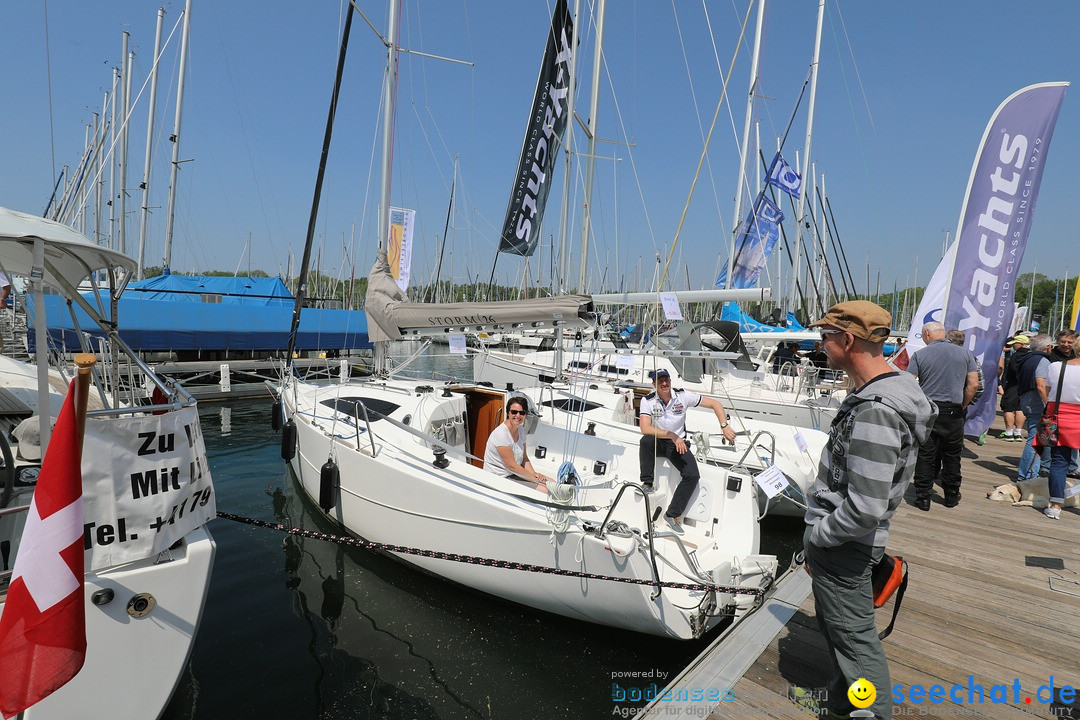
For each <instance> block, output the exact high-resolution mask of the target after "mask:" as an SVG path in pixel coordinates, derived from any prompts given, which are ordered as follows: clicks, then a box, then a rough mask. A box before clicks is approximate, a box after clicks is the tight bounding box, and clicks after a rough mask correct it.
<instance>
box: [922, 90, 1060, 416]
mask: <svg viewBox="0 0 1080 720" xmlns="http://www.w3.org/2000/svg"><path fill="white" fill-rule="evenodd" d="M1067 87H1068V83H1042V84H1039V85H1030V86H1028V87H1026V88H1024V89H1023V90H1019V91H1017V92H1016V93H1013V94H1012V95H1011V96H1010V97H1009V98H1008V99H1006V100H1005V102H1003V103H1002V104H1001V105H1000V106H999V107H998V109H997V112H995V113H994V116H993V117H992V118H990V123H989V124H988V125H987V126H986V132H985V133H983V137H982V142H981V143H980V146H979V151H978V153H977V154H976V156H975V163H974V165H973V166H972V168H971V176H970V177H969V179H968V189H967V196H966V197H965V198H964V205H963V209H962V210H961V213H960V223H959V225H958V228H957V232H956V258H955V260H954V261H953V265H952V272H951V273H950V277H949V284H948V291H947V292H946V293H945V307H944V311H943V312H942V315H943V316H944V320H943V322H944V324H945V327H947V328H956V329H959V330H963V331H964V333H965V334H966V339H965V342H966V344H967V348H968V349H969V350H971V351H972V352H973V353H975V357H976V359H977V360H978V362H979V364H980V366H981V367H982V371H983V376H984V377H985V378H986V390H985V392H983V394H982V397H980V398H979V399H978V400H977V401H976V402H974V403H972V404H971V407H969V408H968V414H967V423H966V425H965V430H966V432H967V433H968V434H973V435H979V434H981V433H982V432H983V431H984V430H986V429H987V428H988V427H989V426H990V423H991V422H992V421H993V419H994V406H995V404H996V403H995V400H996V398H997V393H996V392H994V390H995V388H996V386H997V363H998V357H1000V355H1001V347H1002V345H1003V344H1004V342H1005V338H1007V337H1008V336H1009V333H1010V332H1011V331H1012V313H1013V290H1014V289H1015V285H1014V282H1013V279H1014V278H1016V277H1017V275H1018V274H1019V271H1020V263H1021V261H1022V260H1023V257H1024V248H1025V246H1026V245H1027V238H1028V232H1029V231H1030V230H1031V221H1032V218H1033V217H1034V214H1035V201H1036V200H1037V199H1038V196H1039V184H1040V182H1041V181H1042V174H1043V168H1044V167H1045V166H1046V154H1047V152H1048V151H1049V149H1050V138H1051V137H1052V136H1053V134H1054V126H1055V124H1056V123H1057V117H1058V111H1059V110H1061V102H1062V100H1064V99H1065V88H1067Z"/></svg>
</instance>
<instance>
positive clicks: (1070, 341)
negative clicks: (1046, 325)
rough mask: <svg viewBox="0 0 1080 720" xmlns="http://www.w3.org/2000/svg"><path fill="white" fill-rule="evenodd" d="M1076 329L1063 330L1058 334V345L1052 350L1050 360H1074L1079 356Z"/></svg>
mask: <svg viewBox="0 0 1080 720" xmlns="http://www.w3.org/2000/svg"><path fill="white" fill-rule="evenodd" d="M1078 334H1080V333H1077V332H1076V331H1075V330H1062V331H1061V332H1059V333H1058V334H1057V345H1055V346H1054V347H1053V348H1052V349H1051V350H1050V353H1049V354H1050V362H1057V361H1059V360H1072V359H1073V358H1075V357H1076V356H1077V353H1076V337H1077V335H1078Z"/></svg>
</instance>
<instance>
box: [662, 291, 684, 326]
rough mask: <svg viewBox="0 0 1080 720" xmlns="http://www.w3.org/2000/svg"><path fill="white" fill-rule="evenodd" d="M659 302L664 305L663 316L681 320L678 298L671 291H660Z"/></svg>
mask: <svg viewBox="0 0 1080 720" xmlns="http://www.w3.org/2000/svg"><path fill="white" fill-rule="evenodd" d="M660 304H661V305H663V306H664V317H666V318H667V319H668V320H682V319H683V316H682V310H681V309H680V308H679V298H678V296H677V295H675V293H673V292H662V293H660Z"/></svg>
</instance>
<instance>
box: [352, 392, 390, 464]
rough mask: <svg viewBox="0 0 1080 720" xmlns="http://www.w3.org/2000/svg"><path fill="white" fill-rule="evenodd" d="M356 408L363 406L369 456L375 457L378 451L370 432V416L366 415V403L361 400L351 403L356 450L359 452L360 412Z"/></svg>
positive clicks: (373, 436) (372, 434)
mask: <svg viewBox="0 0 1080 720" xmlns="http://www.w3.org/2000/svg"><path fill="white" fill-rule="evenodd" d="M357 408H364V425H365V426H367V436H368V440H369V441H370V442H371V457H376V456H377V455H378V454H379V451H378V449H377V448H376V447H375V435H374V433H372V432H371V418H370V417H368V409H367V405H365V404H364V403H363V402H361V401H357V402H355V403H353V418H354V419H355V420H356V451H357V452H360V413H359V412H358V410H357ZM384 417H385V416H384Z"/></svg>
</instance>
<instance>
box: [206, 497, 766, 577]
mask: <svg viewBox="0 0 1080 720" xmlns="http://www.w3.org/2000/svg"><path fill="white" fill-rule="evenodd" d="M217 516H218V517H219V518H224V519H225V520H232V521H233V522H238V523H242V524H244V525H254V526H255V527H264V528H268V529H270V530H277V531H279V532H283V533H287V534H289V535H297V536H300V537H305V538H311V539H313V540H326V541H328V542H332V543H337V544H339V545H351V546H353V547H360V548H366V549H368V550H382V551H385V552H395V553H401V554H403V555H418V556H420V557H427V558H434V559H436V560H448V561H450V562H461V563H469V564H471V565H483V566H485V567H495V568H501V569H504V570H521V571H523V572H536V573H545V574H548V575H562V576H565V577H577V578H585V579H588V580H608V581H611V582H621V583H629V584H631V585H650V586H652V587H661V588H671V589H674V590H700V591H713V592H718V593H724V594H731V595H754V596H756V597H763V596H764V595H765V592H766V590H767V589H768V588H762V587H758V588H746V587H735V586H731V585H705V584H700V583H677V582H664V581H659V582H658V581H656V580H645V579H642V578H629V577H619V576H616V575H601V574H599V573H590V572H582V571H580V570H565V569H563V568H553V567H548V566H546V565H532V564H530V563H519V562H512V561H510V560H497V559H495V558H485V557H477V556H475V555H461V554H458V553H448V552H441V551H439V550H423V549H420V548H412V547H407V546H405V545H392V544H390V543H378V542H372V541H370V540H364V539H363V538H359V537H353V536H351V535H333V534H331V533H324V532H318V531H315V530H305V529H304V528H295V527H294V528H290V527H286V526H285V525H284V524H282V523H272V522H267V521H266V520H256V519H254V518H249V517H244V516H243V515H234V514H233V513H229V512H223V511H221V510H218V513H217Z"/></svg>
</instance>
